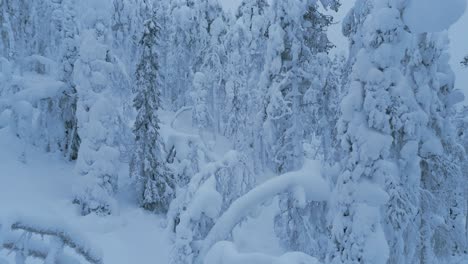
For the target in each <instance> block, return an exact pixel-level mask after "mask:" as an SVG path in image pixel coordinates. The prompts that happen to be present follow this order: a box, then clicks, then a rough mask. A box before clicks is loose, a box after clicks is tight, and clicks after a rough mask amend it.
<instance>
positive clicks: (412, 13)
mask: <svg viewBox="0 0 468 264" xmlns="http://www.w3.org/2000/svg"><path fill="white" fill-rule="evenodd" d="M465 9H466V0H411V1H410V2H409V4H408V6H407V7H406V9H405V12H404V14H403V19H404V21H405V23H406V24H407V25H408V27H409V28H410V29H411V31H412V32H413V33H424V32H427V33H430V32H440V31H444V30H446V29H449V27H450V26H451V25H453V24H454V23H455V22H457V21H458V19H460V17H461V16H462V15H463V14H464V13H465Z"/></svg>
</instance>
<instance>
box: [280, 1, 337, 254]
mask: <svg viewBox="0 0 468 264" xmlns="http://www.w3.org/2000/svg"><path fill="white" fill-rule="evenodd" d="M333 3H336V2H333ZM304 4H306V5H305V6H304V7H306V9H305V11H303V12H301V13H298V14H296V15H295V16H296V17H299V18H298V20H297V21H294V20H293V19H291V18H290V21H293V22H285V21H283V22H282V23H285V25H287V26H285V32H288V33H287V34H286V37H285V47H286V49H285V50H284V51H283V52H282V54H281V57H282V59H283V68H284V69H285V73H283V74H284V75H283V76H284V77H283V78H284V79H283V80H282V82H283V84H282V86H283V88H282V91H281V94H282V96H284V100H286V101H287V102H288V105H289V107H290V109H291V110H290V111H291V114H290V115H291V117H290V118H288V119H289V120H290V121H288V122H289V124H290V125H292V126H293V127H291V128H289V127H287V126H286V127H285V130H283V131H284V132H282V133H285V135H284V137H288V134H289V133H296V134H295V135H294V137H295V138H290V139H289V142H288V144H294V145H295V148H297V151H299V153H303V152H304V151H305V150H304V149H303V147H302V145H303V144H304V143H305V142H307V143H308V144H309V145H310V144H311V143H312V142H313V139H314V138H316V139H318V140H317V141H318V142H319V143H318V144H317V147H316V148H317V149H316V150H315V152H320V154H321V155H314V156H313V157H310V158H315V159H319V158H320V156H323V153H324V152H325V150H326V151H327V154H328V153H329V152H331V151H330V150H331V149H332V147H333V146H332V140H333V139H332V140H325V139H323V140H322V137H328V138H327V139H329V137H333V127H334V126H335V124H336V118H337V105H336V104H337V102H338V101H337V98H338V97H339V96H338V89H339V83H338V81H337V79H338V78H339V77H340V76H338V75H337V76H334V75H335V74H338V73H339V70H338V69H337V68H332V62H331V61H330V59H329V58H328V55H327V54H326V53H327V52H328V50H329V49H330V48H331V47H332V44H331V43H330V41H329V40H328V38H327V36H326V29H327V27H328V26H329V25H330V24H331V22H332V18H331V17H329V16H326V15H324V14H322V13H320V12H319V10H318V8H319V3H318V2H316V1H309V2H307V1H306V2H303V3H300V2H299V1H298V2H296V8H297V10H301V5H304ZM273 7H274V6H273ZM330 7H333V8H335V7H337V6H335V5H334V4H333V5H332V3H327V5H326V6H325V8H330ZM335 10H336V9H335ZM331 97H333V98H331ZM273 122H274V121H273ZM299 124H301V125H299ZM289 129H294V132H292V131H291V130H289ZM280 133H281V131H280ZM325 133H328V134H327V135H325ZM335 134H336V133H335ZM290 137H292V136H291V135H290ZM325 144H330V145H325ZM283 155H286V154H283ZM287 155H289V154H287ZM301 155H303V154H301ZM309 155H310V154H309ZM290 158H293V159H294V157H290ZM295 158H298V159H301V158H302V157H301V156H297V157H295ZM320 159H323V158H320ZM287 162H290V161H287ZM294 162H296V164H297V165H296V166H301V165H302V160H297V161H294ZM291 169H292V168H290V170H291ZM279 203H280V210H281V211H280V213H279V214H278V215H277V216H276V218H275V231H276V233H277V235H278V237H280V238H281V242H282V244H283V246H284V247H285V248H287V249H288V250H292V251H302V252H306V253H308V254H311V255H313V256H316V257H318V258H319V259H324V258H325V253H326V248H327V246H326V245H327V234H326V204H325V203H324V202H312V203H310V204H307V205H305V206H304V207H302V208H299V207H298V206H296V205H297V201H296V199H295V197H294V195H293V193H289V194H287V195H282V196H281V197H280V202H279Z"/></svg>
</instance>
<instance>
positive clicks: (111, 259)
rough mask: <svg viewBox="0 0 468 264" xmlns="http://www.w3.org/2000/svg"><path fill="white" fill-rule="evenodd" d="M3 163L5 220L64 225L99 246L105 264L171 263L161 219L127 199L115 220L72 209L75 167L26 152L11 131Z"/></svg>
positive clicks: (1, 152)
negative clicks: (15, 217)
mask: <svg viewBox="0 0 468 264" xmlns="http://www.w3.org/2000/svg"><path fill="white" fill-rule="evenodd" d="M0 161H1V162H0V171H1V174H0V177H1V182H2V183H1V184H0V219H3V218H6V217H11V216H13V215H21V216H23V217H25V218H27V217H28V216H31V217H34V218H37V217H39V218H41V219H45V220H46V221H47V220H48V219H50V221H52V222H57V221H58V222H63V223H65V224H67V226H70V227H71V228H72V229H74V230H76V231H77V232H78V233H80V234H81V235H83V236H84V237H85V238H87V239H88V240H89V241H92V242H93V244H95V245H98V247H100V248H101V250H102V252H103V255H104V260H105V263H113V264H129V263H142V264H144V263H148V260H151V259H157V260H159V261H160V262H158V263H168V255H169V250H170V243H168V236H167V235H165V232H164V229H163V228H162V223H163V221H162V219H161V218H159V217H158V216H155V215H153V214H151V213H148V212H145V211H143V210H141V209H139V208H136V207H135V206H134V205H133V204H132V202H131V201H130V202H129V200H128V199H126V197H125V195H121V197H119V200H120V206H121V207H120V212H119V213H118V214H116V215H111V216H107V217H99V216H96V215H94V214H90V215H88V216H84V217H83V216H80V214H79V212H78V211H77V210H76V208H75V207H74V206H72V205H71V203H70V202H71V199H72V197H73V196H72V189H73V185H74V183H75V182H76V175H75V173H74V164H73V163H69V162H66V161H64V160H63V159H62V158H61V157H60V156H58V155H55V154H46V153H44V152H42V151H41V150H37V149H35V148H32V147H27V148H26V147H25V145H24V144H23V143H22V142H21V141H20V140H19V139H17V138H16V137H15V136H14V135H12V134H11V132H10V130H9V129H8V128H3V129H1V130H0ZM122 187H123V188H124V186H122ZM122 192H123V190H122ZM1 255H3V254H1ZM11 255H14V254H11Z"/></svg>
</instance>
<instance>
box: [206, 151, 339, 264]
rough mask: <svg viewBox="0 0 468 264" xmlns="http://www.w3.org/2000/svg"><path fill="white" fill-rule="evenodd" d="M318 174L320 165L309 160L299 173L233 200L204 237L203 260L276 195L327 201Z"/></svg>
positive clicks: (325, 189)
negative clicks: (215, 246) (243, 221)
mask: <svg viewBox="0 0 468 264" xmlns="http://www.w3.org/2000/svg"><path fill="white" fill-rule="evenodd" d="M319 172H320V164H319V163H318V162H316V161H310V160H309V161H307V162H306V163H305V165H304V167H303V168H302V169H301V170H299V171H294V172H289V173H286V174H283V175H281V176H278V177H274V178H272V179H270V180H268V181H266V182H265V183H263V184H261V185H259V186H258V187H256V188H254V189H252V190H251V191H249V192H248V193H246V194H245V195H244V196H242V197H240V198H239V199H237V200H236V201H234V202H233V203H232V204H231V206H230V207H229V208H228V209H227V210H226V212H225V213H224V214H223V215H222V216H221V217H220V218H219V219H218V220H217V221H216V224H215V225H214V226H213V228H212V229H211V230H210V232H209V233H208V235H207V236H206V238H205V240H204V243H203V245H202V248H201V250H200V255H199V256H200V257H201V258H203V257H205V255H206V253H207V252H208V250H209V249H210V248H211V247H212V246H213V245H214V244H215V243H216V242H218V241H220V240H223V239H225V238H226V237H228V235H229V233H231V231H232V229H233V228H234V227H235V226H236V225H237V224H238V223H239V222H240V221H241V220H242V219H244V218H245V217H246V216H247V215H248V214H249V213H250V212H251V211H253V210H255V208H257V207H258V205H260V204H262V203H263V202H265V201H267V200H268V199H271V198H272V197H274V196H276V195H278V194H281V193H285V192H288V191H291V192H293V193H294V194H295V195H296V198H297V199H298V200H305V199H307V200H308V201H324V200H326V199H327V198H328V195H329V193H330V188H329V186H328V184H327V182H326V181H325V180H324V179H323V178H322V177H321V176H320V175H319Z"/></svg>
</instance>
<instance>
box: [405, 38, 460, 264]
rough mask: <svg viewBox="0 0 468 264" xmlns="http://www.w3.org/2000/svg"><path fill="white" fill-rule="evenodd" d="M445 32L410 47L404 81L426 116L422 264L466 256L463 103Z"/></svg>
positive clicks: (422, 177) (420, 39)
mask: <svg viewBox="0 0 468 264" xmlns="http://www.w3.org/2000/svg"><path fill="white" fill-rule="evenodd" d="M447 43H448V37H447V36H446V34H445V33H422V34H419V35H418V36H417V37H416V38H415V40H414V42H413V46H412V49H411V52H412V54H414V55H413V58H412V60H411V61H410V62H409V65H408V79H409V80H410V82H411V84H412V85H413V86H414V87H415V94H416V95H417V96H416V98H417V101H418V103H419V105H420V106H421V109H422V110H423V111H424V112H425V114H426V115H427V121H428V123H427V127H426V129H425V131H424V134H423V135H422V144H421V146H420V150H419V155H420V157H421V170H422V171H421V172H422V173H421V196H420V200H421V209H420V210H421V214H420V219H421V226H420V236H421V239H422V241H421V252H420V253H421V255H420V261H421V262H423V263H430V262H431V261H436V259H438V260H439V261H444V260H447V258H449V257H451V256H456V255H460V254H462V253H466V250H467V248H466V246H467V241H466V226H465V220H466V215H467V211H466V205H467V197H466V188H465V187H464V186H463V182H464V181H466V178H465V177H464V174H463V171H462V169H463V167H462V164H463V162H464V161H465V151H464V149H463V147H462V146H461V145H459V143H458V142H457V140H456V134H455V133H456V131H455V128H454V125H453V120H454V118H453V117H454V116H455V109H454V107H453V106H454V105H455V104H457V103H458V102H460V101H461V100H463V95H462V94H461V92H460V91H458V90H455V89H454V73H453V72H452V70H451V67H450V66H449V63H448V61H449V55H448V52H447V50H448V47H447Z"/></svg>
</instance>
